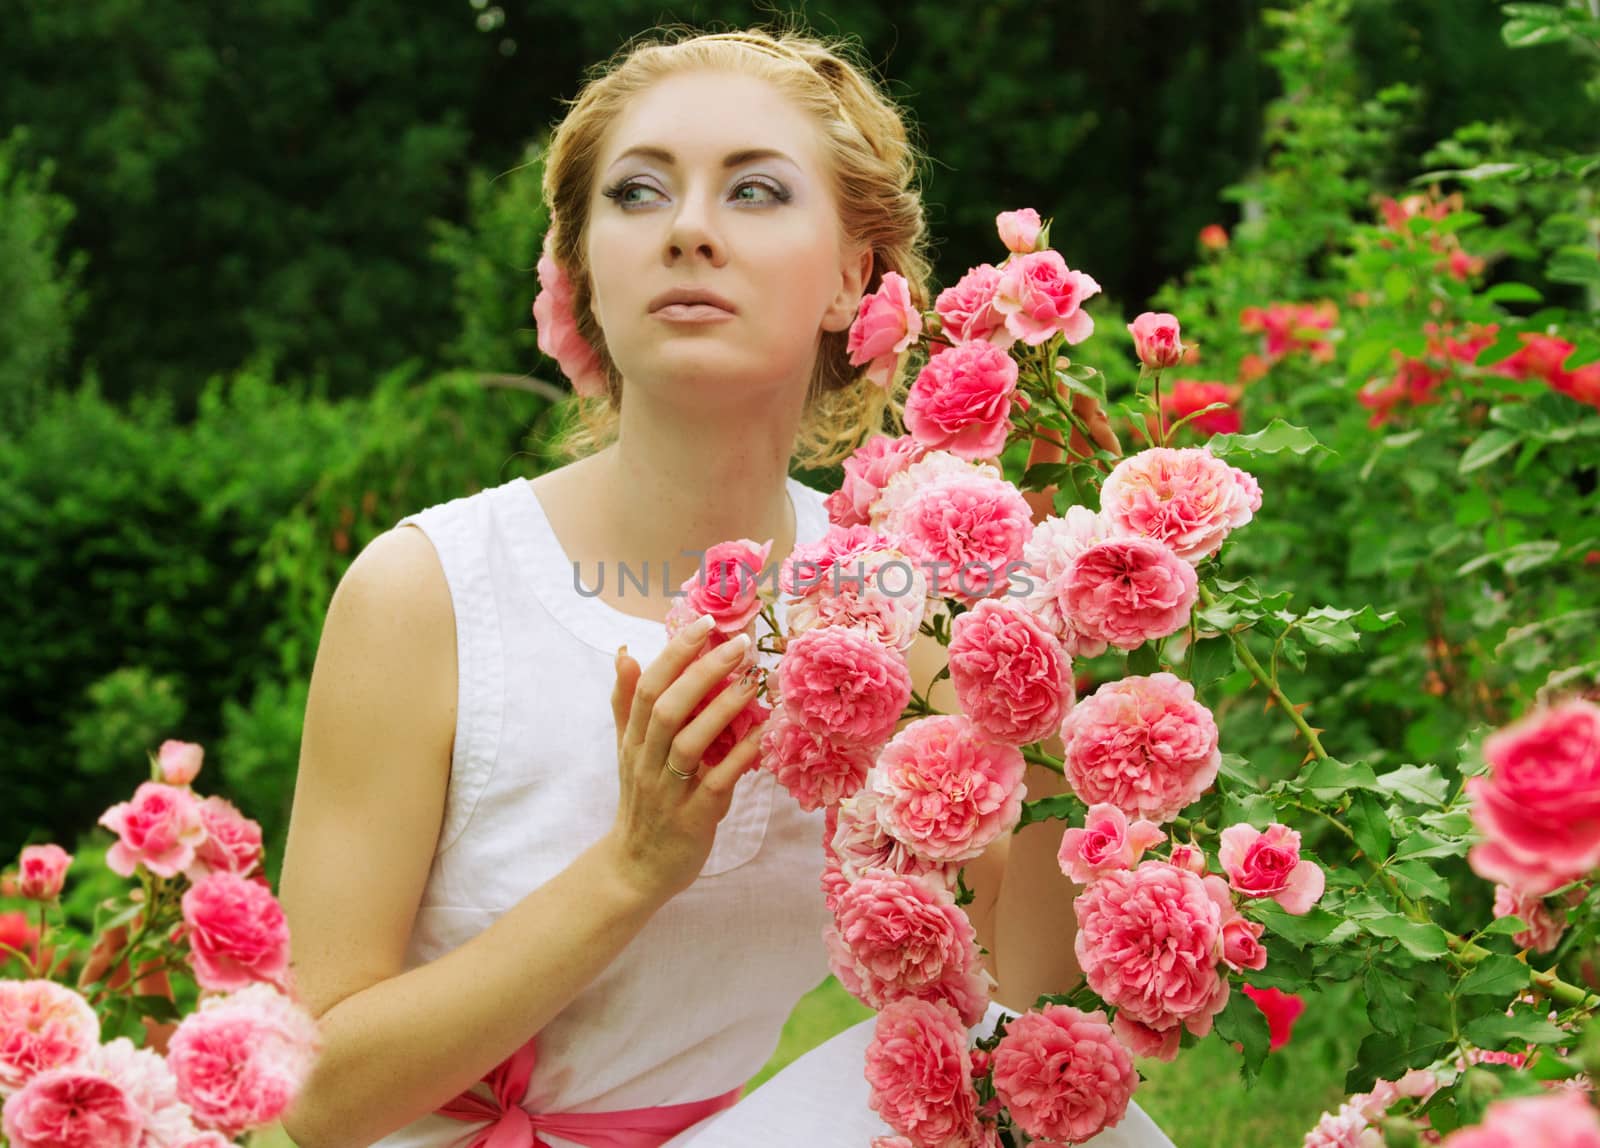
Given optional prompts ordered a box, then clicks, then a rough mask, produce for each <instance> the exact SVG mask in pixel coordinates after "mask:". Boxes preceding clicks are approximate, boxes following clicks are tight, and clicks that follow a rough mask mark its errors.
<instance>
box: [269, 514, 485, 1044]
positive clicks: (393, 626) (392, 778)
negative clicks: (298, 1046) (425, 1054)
mask: <svg viewBox="0 0 1600 1148" xmlns="http://www.w3.org/2000/svg"><path fill="white" fill-rule="evenodd" d="M456 675H457V667H456V635H455V614H454V608H453V606H452V604H451V599H450V591H449V586H448V584H447V583H446V581H445V576H444V570H443V567H442V566H441V564H440V561H439V557H438V554H437V552H436V551H435V550H434V548H433V544H432V543H431V542H430V541H429V539H428V537H427V535H426V534H425V533H423V531H421V530H419V529H415V528H413V527H410V526H399V527H395V528H394V529H392V530H389V531H387V532H385V533H384V534H381V535H379V536H378V537H376V538H374V539H373V540H372V541H371V542H369V543H368V544H367V545H366V547H365V548H363V550H362V551H361V553H360V554H359V555H357V557H356V559H355V561H354V562H352V563H351V565H350V567H349V569H347V570H346V571H345V574H344V577H343V578H342V579H341V580H340V582H339V585H338V587H337V589H335V591H334V593H333V597H332V600H331V601H330V603H329V606H328V613H327V618H326V619H325V621H324V623H323V629H322V636H321V639H320V641H319V643H318V647H317V656H316V663H315V666H314V668H313V670H312V676H311V688H310V693H309V695H308V697H307V700H306V712H305V722H304V728H303V730H302V737H301V746H300V765H299V771H298V774H297V775H296V778H295V790H294V805H293V809H292V811H291V814H290V822H289V833H288V841H287V844H286V846H285V850H284V859H283V872H282V879H281V881H280V883H279V884H280V898H281V900H282V902H283V906H284V910H285V912H286V913H287V915H288V917H289V925H290V934H291V944H292V948H293V956H294V969H295V982H296V988H297V990H298V991H299V993H300V994H301V996H302V998H303V999H304V1001H305V1003H306V1005H307V1007H308V1008H310V1009H311V1011H312V1012H313V1014H314V1015H317V1016H320V1015H322V1014H323V1013H324V1012H326V1011H327V1010H328V1009H329V1008H331V1007H333V1006H334V1005H335V1004H337V1003H338V1002H339V1001H341V1000H343V999H344V998H345V997H347V996H349V995H351V994H352V993H355V992H358V991H360V990H361V989H363V988H366V987H369V986H370V985H372V984H374V983H376V982H378V981H380V980H384V979H387V978H388V977H391V976H394V975H397V974H398V973H400V972H401V971H403V960H404V955H405V948H406V944H407V942H408V940H409V938H410V934H411V928H412V924H413V922H414V919H415V915H416V909H417V905H418V903H419V902H420V900H421V895H422V890H423V886H424V884H425V882H426V880H427V876H428V872H429V870H430V869H431V867H432V861H433V855H434V850H435V847H436V845H437V843H438V838H439V831H440V827H441V825H442V823H443V817H444V808H445V798H446V794H447V792H448V789H449V781H450V754H451V747H452V744H453V741H454V737H455V720H456V713H455V710H456Z"/></svg>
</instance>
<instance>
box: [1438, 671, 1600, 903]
mask: <svg viewBox="0 0 1600 1148" xmlns="http://www.w3.org/2000/svg"><path fill="white" fill-rule="evenodd" d="M1483 756H1484V760H1485V761H1487V762H1488V763H1489V773H1488V774H1487V775H1480V776H1477V777H1472V778H1468V779H1467V793H1468V795H1469V796H1470V797H1471V798H1472V801H1473V804H1472V820H1473V822H1474V824H1475V825H1476V826H1477V827H1478V829H1479V830H1480V831H1481V832H1482V833H1483V835H1484V836H1485V837H1486V838H1487V840H1486V841H1484V842H1483V843H1482V844H1480V845H1476V846H1474V847H1473V848H1472V851H1471V852H1470V853H1469V854H1468V856H1467V860H1468V862H1469V863H1470V864H1471V865H1472V868H1473V870H1474V871H1475V872H1476V873H1477V874H1478V875H1479V876H1480V877H1482V878H1484V879H1485V880H1488V881H1499V882H1501V883H1503V884H1506V885H1509V886H1511V887H1512V888H1513V889H1515V890H1516V891H1517V892H1519V893H1522V894H1523V895H1524V896H1530V897H1538V896H1543V895H1544V894H1546V893H1548V892H1550V891H1551V890H1552V889H1555V888H1556V887H1558V886H1560V885H1565V884H1566V883H1567V882H1569V881H1573V880H1576V879H1577V878H1580V877H1583V876H1584V875H1586V874H1587V873H1589V872H1590V871H1591V870H1592V869H1594V868H1595V866H1596V865H1600V706H1597V705H1595V704H1594V703H1593V702H1588V701H1582V700H1575V701H1569V702H1565V703H1563V704H1560V705H1556V706H1551V707H1549V708H1546V709H1538V710H1534V711H1533V712H1532V713H1530V714H1528V715H1527V716H1526V717H1524V718H1523V719H1522V720H1521V721H1519V722H1516V723H1514V724H1513V725H1510V726H1507V727H1506V728H1505V729H1502V730H1500V731H1499V732H1497V733H1494V734H1491V735H1490V736H1489V737H1488V738H1486V739H1485V740H1484V743H1483Z"/></svg>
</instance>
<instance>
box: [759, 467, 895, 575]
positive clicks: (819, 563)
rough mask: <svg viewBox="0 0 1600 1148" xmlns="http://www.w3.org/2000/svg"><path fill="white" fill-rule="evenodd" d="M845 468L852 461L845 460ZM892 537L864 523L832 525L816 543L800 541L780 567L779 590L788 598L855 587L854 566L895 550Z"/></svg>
mask: <svg viewBox="0 0 1600 1148" xmlns="http://www.w3.org/2000/svg"><path fill="white" fill-rule="evenodd" d="M845 465H846V466H849V465H850V464H849V461H848V460H846V462H845ZM892 545H893V544H892V543H891V542H890V540H889V536H888V535H886V534H884V533H882V532H881V531H878V530H875V529H874V528H873V527H871V526H869V525H866V524H865V523H862V524H858V525H855V526H838V525H835V526H830V527H829V528H828V532H827V533H826V534H824V535H823V536H822V537H821V538H818V539H817V540H816V541H814V542H801V543H798V544H797V545H796V546H795V548H794V549H793V550H792V551H790V552H789V558H788V560H787V561H785V562H784V563H783V564H782V565H780V566H779V567H778V589H779V590H781V591H783V593H784V594H785V595H786V596H787V597H789V598H803V597H805V596H806V595H808V594H813V593H817V592H819V591H821V592H826V593H831V594H838V593H842V592H843V590H844V588H845V587H847V586H850V585H852V582H853V579H854V577H855V574H856V571H855V570H854V569H853V568H852V566H851V563H852V562H853V561H854V560H855V559H857V558H859V557H861V556H862V555H865V554H870V553H872V552H874V551H882V550H889V549H891V548H892Z"/></svg>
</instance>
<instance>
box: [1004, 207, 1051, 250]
mask: <svg viewBox="0 0 1600 1148" xmlns="http://www.w3.org/2000/svg"><path fill="white" fill-rule="evenodd" d="M994 225H995V229H996V230H997V231H999V232H1000V242H1001V243H1004V244H1005V245H1006V250H1007V251H1011V252H1014V253H1016V254H1018V255H1026V254H1028V252H1030V251H1032V250H1033V249H1034V248H1035V247H1037V246H1038V245H1039V232H1040V230H1041V229H1042V228H1043V226H1044V221H1043V220H1041V219H1040V218H1039V213H1038V212H1037V211H1035V210H1034V209H1033V208H1031V207H1024V208H1022V209H1021V210H1020V211H1002V212H1001V213H1000V214H999V215H997V216H995V217H994Z"/></svg>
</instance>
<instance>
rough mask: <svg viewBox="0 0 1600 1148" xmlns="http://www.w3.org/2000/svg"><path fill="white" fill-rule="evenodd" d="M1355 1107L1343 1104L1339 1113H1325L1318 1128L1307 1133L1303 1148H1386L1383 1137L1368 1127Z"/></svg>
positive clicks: (1365, 1120)
mask: <svg viewBox="0 0 1600 1148" xmlns="http://www.w3.org/2000/svg"><path fill="white" fill-rule="evenodd" d="M1367 1124H1368V1122H1367V1118H1366V1117H1365V1116H1363V1115H1362V1114H1361V1113H1360V1112H1359V1111H1358V1110H1357V1109H1356V1108H1355V1107H1353V1106H1352V1105H1349V1104H1341V1105H1340V1106H1339V1111H1338V1112H1324V1113H1323V1114H1322V1119H1321V1120H1319V1121H1317V1126H1316V1127H1315V1128H1313V1129H1312V1130H1311V1131H1310V1132H1307V1133H1306V1139H1305V1144H1304V1146H1303V1148H1384V1142H1383V1136H1382V1135H1381V1134H1380V1133H1379V1132H1378V1131H1377V1130H1376V1129H1374V1128H1369V1127H1368V1126H1367Z"/></svg>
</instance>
